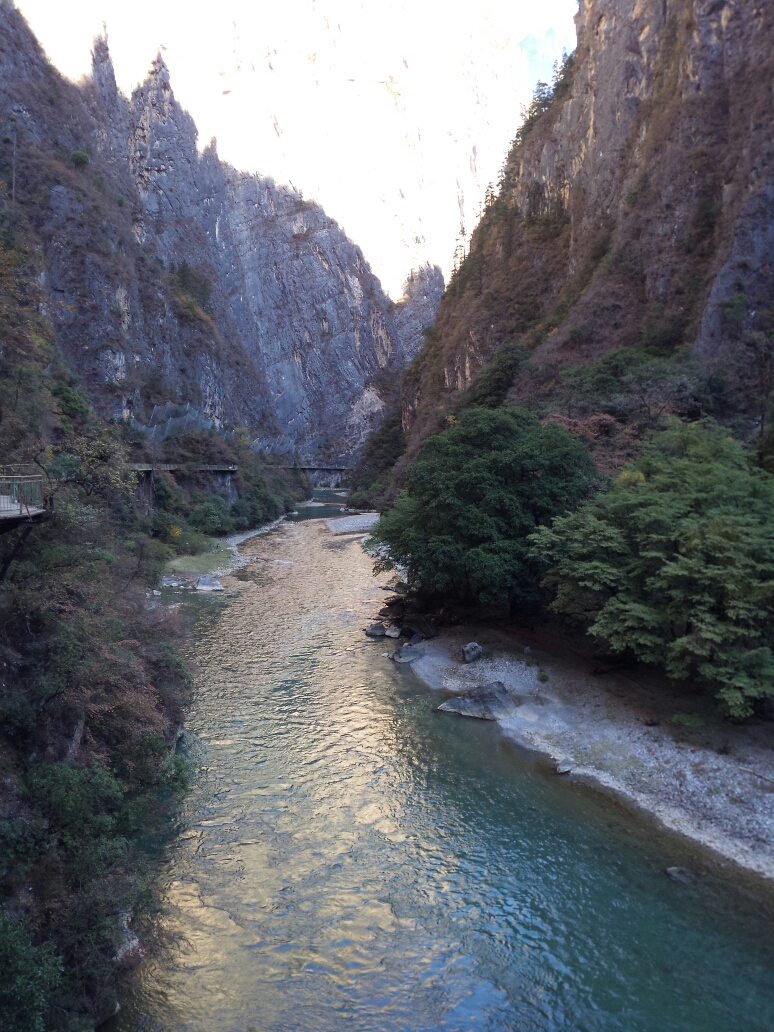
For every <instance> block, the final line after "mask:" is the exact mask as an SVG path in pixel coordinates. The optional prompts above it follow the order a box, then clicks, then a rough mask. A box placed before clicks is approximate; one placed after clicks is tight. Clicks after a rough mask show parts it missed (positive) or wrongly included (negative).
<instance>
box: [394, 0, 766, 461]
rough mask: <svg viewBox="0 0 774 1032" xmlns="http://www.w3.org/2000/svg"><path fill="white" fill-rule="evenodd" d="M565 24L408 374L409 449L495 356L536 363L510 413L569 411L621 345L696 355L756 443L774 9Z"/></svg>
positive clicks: (673, 6)
mask: <svg viewBox="0 0 774 1032" xmlns="http://www.w3.org/2000/svg"><path fill="white" fill-rule="evenodd" d="M576 25H577V35H578V46H577V51H576V53H575V55H574V59H573V60H571V61H568V62H567V64H566V65H565V67H564V69H562V70H561V72H560V74H559V76H558V77H557V81H556V82H555V84H554V87H553V89H551V88H546V87H542V89H541V90H539V91H538V94H537V96H536V100H535V102H534V103H533V106H532V108H531V109H530V113H529V117H528V119H527V121H526V122H525V124H524V126H523V127H522V129H521V130H520V131H519V133H518V135H517V138H516V140H515V141H514V145H513V147H512V149H511V152H510V154H509V156H508V159H507V162H506V165H505V168H504V170H503V177H502V181H501V184H500V189H499V192H498V194H497V195H493V196H491V197H490V199H489V203H488V205H487V209H486V211H485V214H484V216H483V218H482V220H481V222H480V224H479V226H478V227H477V229H476V231H475V233H474V235H473V238H472V241H471V245H470V251H469V254H468V255H467V256H466V258H465V260H464V262H463V263H462V265H461V267H460V268H459V269H458V270H457V272H456V273H455V275H454V277H453V279H452V281H451V283H450V286H449V289H448V290H447V293H446V295H445V297H444V299H443V302H442V304H441V308H440V312H439V316H438V320H437V322H436V324H435V327H434V329H433V332H432V334H431V337H430V339H429V340H428V343H427V345H426V346H425V348H424V350H423V352H422V353H421V354H420V356H419V358H418V359H417V360H416V361H415V362H414V364H413V366H412V368H411V369H410V370H409V372H408V374H407V376H406V378H405V381H404V387H403V420H404V428H405V429H406V430H407V431H408V432H409V433H410V436H411V441H410V445H409V448H410V452H411V451H413V450H414V449H415V448H416V446H417V444H418V443H419V441H420V440H421V439H422V438H423V437H424V436H425V435H426V434H427V433H429V432H432V431H433V430H434V429H435V428H436V426H437V425H438V423H437V420H438V412H439V408H438V406H439V405H441V407H442V408H443V405H444V404H446V402H444V399H447V402H449V399H452V400H453V398H454V397H455V396H457V395H459V393H460V392H463V391H465V390H466V389H467V388H468V387H469V386H470V385H471V384H472V383H473V382H474V381H475V380H476V377H477V376H478V375H479V372H480V371H481V370H482V369H483V368H485V367H486V366H487V365H488V363H489V362H490V361H491V360H492V358H493V356H495V355H496V354H497V353H498V352H499V350H500V349H501V347H502V345H503V344H504V343H506V342H517V343H520V344H522V345H523V346H524V348H525V350H526V352H527V353H528V354H529V356H530V358H531V366H530V368H529V369H528V370H525V371H523V372H522V374H521V375H519V376H517V377H516V378H515V379H514V382H513V386H512V388H511V393H510V398H511V400H513V401H521V402H525V401H526V402H527V403H529V404H534V403H536V398H538V397H542V398H543V399H544V400H545V399H547V406H548V408H551V406H553V407H554V408H555V409H556V407H557V405H558V406H559V407H560V408H561V404H562V402H561V401H558V400H557V399H558V398H559V394H558V393H557V391H556V390H555V388H556V387H557V385H558V384H560V382H561V371H562V369H564V368H566V367H567V366H568V365H576V364H582V363H590V362H593V361H595V360H599V359H600V357H601V356H604V355H609V354H611V353H613V352H618V351H621V350H622V349H633V351H634V352H636V353H637V354H640V355H648V356H660V357H662V358H664V359H670V358H672V357H674V356H676V355H679V354H681V353H682V354H685V353H686V352H690V354H691V355H692V356H693V359H694V361H695V362H700V363H702V364H703V366H704V368H705V370H706V372H707V375H712V374H713V373H714V374H716V381H715V382H716V384H717V377H718V376H719V377H722V378H724V385H725V386H724V390H726V391H727V394H728V396H729V397H731V398H732V408H733V411H734V416H735V418H736V419H737V422H738V425H739V426H740V427H741V426H742V425H747V426H748V427H752V428H753V429H755V428H756V427H757V428H758V429H760V421H761V419H762V418H764V417H763V415H762V414H761V412H760V411H759V409H760V405H759V401H760V396H761V392H762V391H765V386H764V387H762V386H761V379H762V378H763V379H765V378H766V376H768V375H769V373H770V369H769V367H770V365H771V355H770V354H769V352H771V333H772V329H774V272H772V269H773V268H774V163H773V160H772V159H773V158H774V144H773V143H772V135H771V126H772V124H773V123H774V92H772V82H774V5H772V4H770V3H764V2H757V0H744V2H741V0H738V2H734V0H581V3H580V7H579V11H578V14H577V16H576ZM767 363H768V364H767ZM767 370H769V372H767ZM769 390H770V389H769ZM552 392H553V393H552ZM697 411H698V410H697ZM751 432H752V431H751Z"/></svg>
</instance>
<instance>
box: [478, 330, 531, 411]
mask: <svg viewBox="0 0 774 1032" xmlns="http://www.w3.org/2000/svg"><path fill="white" fill-rule="evenodd" d="M526 364H527V350H526V348H525V347H524V345H523V344H514V343H513V341H506V342H505V343H504V344H501V345H500V347H499V348H498V349H497V351H495V353H494V355H493V356H492V361H491V362H490V363H489V365H487V366H486V368H484V369H482V371H481V372H480V373H479V374H478V377H477V378H476V382H475V383H474V384H473V387H472V388H471V391H470V397H471V400H472V403H473V404H474V405H478V406H480V407H481V408H499V406H500V405H502V404H503V402H504V401H505V399H506V396H507V394H508V391H509V390H510V389H511V387H512V386H513V381H514V379H515V378H516V374H517V373H518V372H519V370H521V369H522V368H523V367H524V366H525V365H526Z"/></svg>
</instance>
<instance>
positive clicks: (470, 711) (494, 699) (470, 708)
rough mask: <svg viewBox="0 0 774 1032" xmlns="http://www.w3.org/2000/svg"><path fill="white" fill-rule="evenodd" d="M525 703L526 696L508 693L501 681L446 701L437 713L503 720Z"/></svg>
mask: <svg viewBox="0 0 774 1032" xmlns="http://www.w3.org/2000/svg"><path fill="white" fill-rule="evenodd" d="M403 651H404V652H405V651H406V650H405V648H404V650H403ZM525 701H526V696H523V695H515V694H514V693H513V692H510V691H509V690H508V689H507V688H506V687H505V685H504V684H503V683H502V681H491V682H490V683H489V684H481V685H479V686H478V687H477V688H473V689H471V691H469V692H465V694H464V695H458V696H456V698H454V699H447V700H446V702H442V703H441V705H440V706H439V707H438V712H439V713H456V714H457V715H458V716H460V717H476V718H478V720H505V719H506V718H507V717H512V716H513V714H514V713H515V711H516V710H517V709H518V707H519V706H520V705H521V704H522V703H523V702H525Z"/></svg>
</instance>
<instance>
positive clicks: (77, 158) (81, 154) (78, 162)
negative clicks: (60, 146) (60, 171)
mask: <svg viewBox="0 0 774 1032" xmlns="http://www.w3.org/2000/svg"><path fill="white" fill-rule="evenodd" d="M70 161H72V163H73V165H75V167H76V168H86V166H87V165H88V164H89V155H88V154H87V153H86V151H83V150H74V151H73V152H72V154H71V155H70Z"/></svg>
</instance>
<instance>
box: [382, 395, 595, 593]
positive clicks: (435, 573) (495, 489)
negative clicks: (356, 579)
mask: <svg viewBox="0 0 774 1032" xmlns="http://www.w3.org/2000/svg"><path fill="white" fill-rule="evenodd" d="M595 473H596V468H595V466H594V463H593V461H592V459H591V456H590V455H589V453H588V451H587V450H586V448H585V447H584V446H583V445H582V444H580V443H579V442H578V441H575V440H574V439H573V438H572V437H570V435H569V434H568V433H567V432H566V431H565V430H563V429H562V428H561V427H559V426H557V425H556V424H554V423H549V424H548V425H546V426H542V425H541V424H540V422H539V421H538V419H537V417H536V416H534V415H532V414H531V413H529V412H525V411H524V410H522V409H510V410H502V409H500V410H495V411H490V410H487V409H479V408H471V409H468V410H466V411H465V412H463V413H462V415H461V416H460V418H459V420H458V421H457V422H456V423H454V424H453V425H452V426H450V428H449V429H448V430H446V431H445V432H444V433H442V434H439V435H437V436H435V437H431V438H430V439H429V440H428V441H426V442H425V444H424V446H423V447H422V450H421V451H420V453H419V457H418V458H417V460H416V462H414V463H413V465H411V466H410V467H409V469H408V472H407V487H406V489H405V490H404V491H403V492H401V494H400V495H399V496H398V499H397V501H396V503H395V507H394V508H393V509H392V510H391V511H390V512H388V513H387V514H386V515H384V516H383V517H382V519H381V520H380V522H379V524H378V527H377V529H376V532H375V536H376V538H377V540H378V541H380V542H381V543H382V544H383V545H386V546H387V548H388V549H389V559H386V560H382V561H381V562H380V563H379V564H377V565H378V567H379V568H381V569H388V568H391V567H392V565H393V564H400V565H401V566H404V567H405V568H406V570H407V572H408V576H409V578H410V580H411V581H412V583H414V584H415V585H417V586H418V587H420V588H421V589H423V590H424V591H427V592H430V593H449V594H452V595H454V596H456V597H458V598H463V599H480V600H481V601H483V602H492V601H501V600H506V599H507V600H508V601H509V602H510V603H511V604H525V603H527V602H531V601H534V599H535V597H536V592H535V586H534V585H535V580H534V577H533V576H532V571H531V568H530V562H529V556H528V541H527V538H528V535H529V534H530V533H531V532H532V531H533V530H534V529H535V528H536V527H537V526H539V525H540V524H542V523H545V522H547V521H548V520H549V519H550V518H551V517H552V516H555V515H557V514H558V513H562V512H566V511H567V509H572V508H573V507H574V506H575V505H577V503H578V502H579V501H580V500H581V499H582V498H583V497H584V496H585V495H586V494H587V493H588V492H589V490H590V489H591V486H592V484H593V482H594V480H595Z"/></svg>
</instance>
